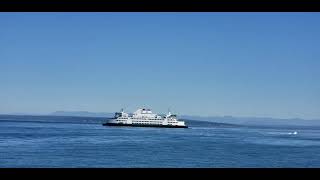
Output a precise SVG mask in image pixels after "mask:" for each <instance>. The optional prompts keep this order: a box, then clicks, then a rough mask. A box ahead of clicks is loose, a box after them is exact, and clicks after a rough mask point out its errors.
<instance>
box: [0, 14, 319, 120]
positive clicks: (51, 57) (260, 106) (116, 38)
mask: <svg viewBox="0 0 320 180" xmlns="http://www.w3.org/2000/svg"><path fill="white" fill-rule="evenodd" d="M140 106H148V107H150V108H152V109H154V111H156V112H159V113H160V112H166V111H167V108H168V107H170V108H171V109H172V110H173V111H174V112H175V113H178V114H189V115H204V116H207V115H233V116H269V117H281V118H287V117H289V118H291V117H298V118H309V119H310V118H311V119H313V118H320V13H1V14H0V113H16V112H23V113H37V114H38V113H50V112H53V111H56V110H67V111H69V110H75V111H93V112H113V111H117V110H119V109H120V108H121V107H124V108H126V109H127V110H128V111H133V110H135V109H136V108H138V107H140Z"/></svg>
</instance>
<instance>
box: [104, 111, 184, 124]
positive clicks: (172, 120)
mask: <svg viewBox="0 0 320 180" xmlns="http://www.w3.org/2000/svg"><path fill="white" fill-rule="evenodd" d="M103 125H104V126H135V127H166V128H188V126H187V125H186V124H185V122H184V121H181V120H178V119H177V115H174V114H171V112H170V111H169V112H168V114H166V115H163V116H161V115H158V114H155V113H153V112H152V111H151V109H148V108H140V109H138V110H136V111H135V112H134V113H126V112H124V111H123V109H121V111H120V112H116V113H115V115H114V117H113V118H110V119H108V121H107V122H106V123H103Z"/></svg>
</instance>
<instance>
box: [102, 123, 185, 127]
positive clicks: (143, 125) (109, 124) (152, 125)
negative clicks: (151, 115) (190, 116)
mask: <svg viewBox="0 0 320 180" xmlns="http://www.w3.org/2000/svg"><path fill="white" fill-rule="evenodd" d="M102 125H103V126H127V127H157V128H188V126H174V125H161V124H160V125H158V124H121V123H104V124H102Z"/></svg>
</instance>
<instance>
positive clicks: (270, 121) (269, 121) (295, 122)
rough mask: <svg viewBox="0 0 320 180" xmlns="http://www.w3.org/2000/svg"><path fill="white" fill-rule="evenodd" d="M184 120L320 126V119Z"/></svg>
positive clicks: (220, 117)
mask: <svg viewBox="0 0 320 180" xmlns="http://www.w3.org/2000/svg"><path fill="white" fill-rule="evenodd" d="M180 117H181V118H183V119H194V120H201V121H209V122H217V123H227V124H239V125H297V126H320V119H314V120H306V119H299V118H292V119H280V118H269V117H233V116H214V117H201V116H188V115H181V116H180Z"/></svg>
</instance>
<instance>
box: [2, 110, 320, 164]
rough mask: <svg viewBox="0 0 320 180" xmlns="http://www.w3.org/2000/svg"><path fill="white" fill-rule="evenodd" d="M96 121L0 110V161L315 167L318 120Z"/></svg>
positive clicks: (319, 130) (319, 155) (319, 153)
mask: <svg viewBox="0 0 320 180" xmlns="http://www.w3.org/2000/svg"><path fill="white" fill-rule="evenodd" d="M101 121H102V119H101V118H100V119H98V118H97V119H95V118H90V119H86V118H72V119H70V118H66V117H32V116H31V117H27V116H26V117H21V116H10V117H9V118H8V117H7V116H0V167H320V128H317V127H283V126H282V127H249V126H231V125H230V126H229V125H219V124H211V123H200V122H199V123H198V122H194V121H193V122H189V125H190V128H189V129H166V128H133V127H131V128H130V127H105V126H102V125H101V123H100V122H101ZM294 131H297V132H298V134H296V135H295V134H292V132H294Z"/></svg>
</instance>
